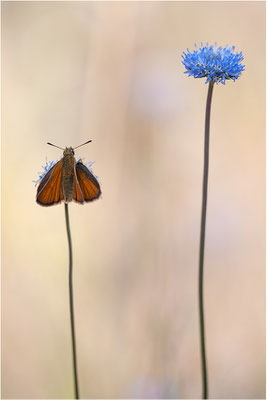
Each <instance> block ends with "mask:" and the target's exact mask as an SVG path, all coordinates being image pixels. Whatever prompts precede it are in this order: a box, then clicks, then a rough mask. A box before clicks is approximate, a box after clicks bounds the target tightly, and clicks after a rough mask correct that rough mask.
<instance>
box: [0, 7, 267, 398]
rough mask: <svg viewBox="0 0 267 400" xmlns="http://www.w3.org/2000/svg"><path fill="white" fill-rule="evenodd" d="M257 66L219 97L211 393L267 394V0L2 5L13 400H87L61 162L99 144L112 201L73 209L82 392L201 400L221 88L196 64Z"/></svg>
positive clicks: (7, 376)
mask: <svg viewBox="0 0 267 400" xmlns="http://www.w3.org/2000/svg"><path fill="white" fill-rule="evenodd" d="M195 42H196V43H197V44H200V43H201V42H204V43H206V42H209V43H210V44H212V43H214V42H217V43H218V44H220V45H222V46H225V45H226V44H229V45H235V46H236V48H237V50H238V51H243V55H244V58H245V60H244V63H245V64H246V70H245V71H244V73H243V75H242V76H241V78H240V80H238V81H237V82H236V83H233V82H227V84H226V86H225V87H224V86H222V85H218V86H216V87H215V90H214V98H213V104H212V120H211V159H210V180H209V197H208V212H207V236H206V256H205V288H204V290H205V311H206V339H207V357H208V374H209V383H210V397H211V398H231V399H233V398H265V68H266V65H265V3H264V2H166V3H165V2H77V3H74V2H2V396H3V398H20V399H25V398H28V399H30V398H35V399H39V398H58V399H60V398H70V397H72V396H73V376H72V354H71V336H70V321H69V304H68V301H69V300H68V247H67V236H66V228H65V218H64V207H63V205H62V204H61V205H57V206H55V207H49V208H43V207H40V206H39V205H37V204H36V202H35V195H36V187H35V186H34V183H33V180H36V179H37V178H38V172H39V171H41V170H42V167H41V166H42V165H44V164H45V159H46V157H47V159H48V160H56V159H58V158H59V157H61V155H62V151H61V150H58V149H56V148H52V147H50V146H47V145H46V142H48V141H51V142H52V143H54V144H56V145H58V146H61V147H65V146H78V145H79V144H81V143H83V142H85V141H86V140H89V139H92V140H93V142H92V143H91V144H89V145H87V146H84V147H82V148H80V149H78V150H77V151H76V157H77V158H79V157H82V158H85V162H86V161H95V164H94V166H93V170H94V172H95V174H96V175H97V176H98V177H99V181H100V183H101V186H102V192H103V195H102V198H101V199H100V200H98V201H96V202H93V203H91V204H86V205H83V206H80V205H77V204H75V203H72V204H71V205H70V220H71V229H72V238H73V248H74V249H73V250H74V299H75V313H76V315H75V317H76V335H77V351H78V370H79V382H80V391H81V397H82V398H188V399H189V398H199V397H200V396H201V373H200V343H199V320H198V297H197V296H198V249H199V231H200V211H201V187H202V169H203V139H204V113H205V102H206V95H207V89H208V87H207V85H205V83H204V82H205V80H204V79H193V78H188V77H187V75H185V74H184V67H183V65H182V64H181V53H182V52H183V51H184V50H186V48H189V49H193V46H194V43H195Z"/></svg>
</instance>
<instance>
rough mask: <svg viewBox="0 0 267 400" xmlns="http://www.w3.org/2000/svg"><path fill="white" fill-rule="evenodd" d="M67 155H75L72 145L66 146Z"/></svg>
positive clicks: (65, 153)
mask: <svg viewBox="0 0 267 400" xmlns="http://www.w3.org/2000/svg"><path fill="white" fill-rule="evenodd" d="M66 155H71V156H74V150H73V148H72V147H66V148H65V150H64V152H63V156H66Z"/></svg>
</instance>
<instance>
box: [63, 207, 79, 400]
mask: <svg viewBox="0 0 267 400" xmlns="http://www.w3.org/2000/svg"><path fill="white" fill-rule="evenodd" d="M65 217H66V227H67V235H68V244H69V299H70V322H71V340H72V355H73V373H74V386H75V399H79V387H78V373H77V357H76V341H75V325H74V308H73V290H72V244H71V235H70V220H69V209H68V203H65Z"/></svg>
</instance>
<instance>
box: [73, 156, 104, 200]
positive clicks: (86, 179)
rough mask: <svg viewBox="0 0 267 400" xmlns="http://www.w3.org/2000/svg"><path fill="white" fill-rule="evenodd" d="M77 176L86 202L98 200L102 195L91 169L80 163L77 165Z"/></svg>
mask: <svg viewBox="0 0 267 400" xmlns="http://www.w3.org/2000/svg"><path fill="white" fill-rule="evenodd" d="M76 175H77V179H78V183H79V186H80V189H81V191H82V194H83V198H84V201H86V202H87V201H93V200H96V199H98V197H99V196H100V195H101V190H100V186H99V183H98V181H97V179H96V178H95V177H94V175H93V174H92V173H91V172H90V171H89V169H88V168H87V167H86V166H85V165H84V164H83V163H81V162H80V161H78V162H77V163H76Z"/></svg>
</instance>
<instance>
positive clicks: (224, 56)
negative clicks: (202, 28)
mask: <svg viewBox="0 0 267 400" xmlns="http://www.w3.org/2000/svg"><path fill="white" fill-rule="evenodd" d="M182 58H183V61H182V63H183V64H184V66H185V68H186V71H185V74H188V76H192V75H193V77H194V78H203V77H205V78H207V79H206V82H205V83H208V82H214V83H217V84H218V83H219V82H221V83H222V84H223V85H225V81H226V80H227V79H232V80H233V81H235V80H236V79H238V78H239V76H240V75H241V73H242V71H244V69H245V66H244V65H243V64H241V61H242V60H243V59H244V57H243V55H242V52H240V53H235V46H232V47H228V45H227V46H226V47H225V48H224V49H223V48H222V47H221V46H220V47H217V43H215V45H214V46H213V45H212V46H209V45H208V43H207V45H206V46H203V44H202V43H201V46H200V47H199V48H198V47H197V45H196V44H195V50H193V52H192V53H191V52H190V51H189V50H188V49H187V53H185V52H183V54H182Z"/></svg>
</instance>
